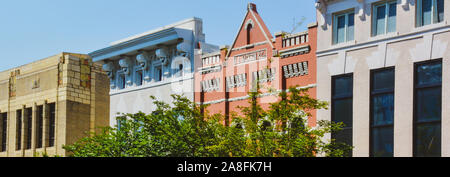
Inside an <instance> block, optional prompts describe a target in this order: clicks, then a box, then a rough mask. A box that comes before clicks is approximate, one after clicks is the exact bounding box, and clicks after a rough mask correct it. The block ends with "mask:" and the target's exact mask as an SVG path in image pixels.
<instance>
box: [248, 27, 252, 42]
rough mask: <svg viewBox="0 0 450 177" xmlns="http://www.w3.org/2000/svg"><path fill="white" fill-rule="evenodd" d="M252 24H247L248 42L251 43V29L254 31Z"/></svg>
mask: <svg viewBox="0 0 450 177" xmlns="http://www.w3.org/2000/svg"><path fill="white" fill-rule="evenodd" d="M252 28H253V26H252V24H248V25H247V44H250V41H251V31H252Z"/></svg>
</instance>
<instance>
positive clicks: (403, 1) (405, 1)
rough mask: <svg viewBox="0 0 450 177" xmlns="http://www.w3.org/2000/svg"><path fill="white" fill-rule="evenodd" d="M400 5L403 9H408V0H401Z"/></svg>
mask: <svg viewBox="0 0 450 177" xmlns="http://www.w3.org/2000/svg"><path fill="white" fill-rule="evenodd" d="M400 6H401V7H403V9H404V10H408V9H409V0H401V1H400Z"/></svg>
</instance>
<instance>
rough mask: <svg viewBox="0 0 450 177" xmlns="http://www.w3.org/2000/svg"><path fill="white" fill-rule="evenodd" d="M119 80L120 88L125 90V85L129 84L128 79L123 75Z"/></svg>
mask: <svg viewBox="0 0 450 177" xmlns="http://www.w3.org/2000/svg"><path fill="white" fill-rule="evenodd" d="M119 79H120V88H121V89H124V88H125V84H126V82H127V81H126V79H125V75H121V76H120V78H119Z"/></svg>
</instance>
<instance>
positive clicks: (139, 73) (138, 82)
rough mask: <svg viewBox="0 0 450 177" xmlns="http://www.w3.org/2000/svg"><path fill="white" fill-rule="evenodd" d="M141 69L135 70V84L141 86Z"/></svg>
mask: <svg viewBox="0 0 450 177" xmlns="http://www.w3.org/2000/svg"><path fill="white" fill-rule="evenodd" d="M142 72H143V71H137V72H136V86H141V85H142V83H143V78H144V77H143V74H142Z"/></svg>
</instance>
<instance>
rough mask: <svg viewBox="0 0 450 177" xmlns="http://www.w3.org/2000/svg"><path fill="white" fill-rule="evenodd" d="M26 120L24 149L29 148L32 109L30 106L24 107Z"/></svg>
mask: <svg viewBox="0 0 450 177" xmlns="http://www.w3.org/2000/svg"><path fill="white" fill-rule="evenodd" d="M25 113H26V121H25V128H26V129H25V140H26V142H25V149H31V134H32V127H33V121H32V119H33V117H32V116H33V109H32V108H26V109H25Z"/></svg>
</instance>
